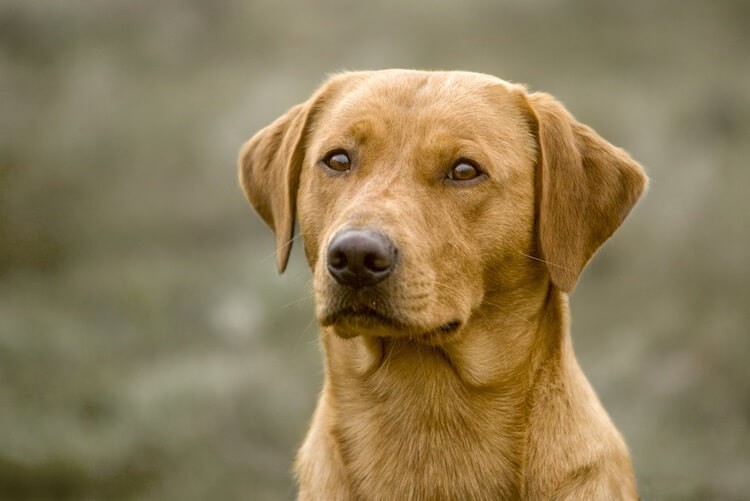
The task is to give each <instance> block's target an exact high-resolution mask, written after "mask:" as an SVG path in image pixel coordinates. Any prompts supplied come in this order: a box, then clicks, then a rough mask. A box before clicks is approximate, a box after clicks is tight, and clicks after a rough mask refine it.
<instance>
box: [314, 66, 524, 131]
mask: <svg viewBox="0 0 750 501" xmlns="http://www.w3.org/2000/svg"><path fill="white" fill-rule="evenodd" d="M522 93H523V91H522V89H521V88H520V87H519V86H516V85H513V84H510V83H508V82H505V81H504V80H500V79H498V78H495V77H491V76H489V75H481V74H474V73H461V72H444V73H443V72H417V71H415V72H397V73H395V72H393V73H392V72H389V71H385V72H377V73H374V74H372V75H370V76H368V77H366V78H363V79H361V80H359V81H357V82H355V83H354V84H353V85H352V86H351V87H349V88H348V89H346V91H345V92H343V93H342V94H341V95H340V96H338V98H337V99H335V100H334V102H332V103H331V105H330V106H329V107H327V109H325V110H322V116H321V117H320V120H319V121H318V126H317V127H316V129H317V130H318V132H319V134H320V135H319V137H322V138H324V139H327V140H329V141H337V140H338V141H342V140H345V139H346V137H349V138H352V139H354V140H355V141H357V142H358V143H361V142H366V141H368V140H370V139H377V138H389V139H394V138H402V139H404V140H406V139H408V138H409V137H413V136H414V135H417V136H419V137H420V138H423V139H426V138H428V137H432V138H434V139H438V140H439V139H440V137H442V136H447V137H450V138H453V139H467V140H474V141H481V142H483V143H485V142H488V143H493V144H495V143H512V142H514V141H523V140H524V139H525V137H526V136H528V135H529V134H528V120H527V115H526V114H525V112H524V109H523V106H522V100H523V97H522ZM316 135H317V134H316ZM343 136H346V137H343Z"/></svg>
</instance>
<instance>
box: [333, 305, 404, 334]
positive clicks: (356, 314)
mask: <svg viewBox="0 0 750 501" xmlns="http://www.w3.org/2000/svg"><path fill="white" fill-rule="evenodd" d="M320 323H321V325H322V326H323V327H328V326H329V325H336V324H344V323H353V324H360V325H362V326H363V327H376V326H380V327H391V328H395V329H405V328H406V325H405V324H403V323H402V322H400V321H398V320H396V319H394V318H392V317H391V316H390V315H387V314H384V313H381V312H380V311H378V310H376V309H374V308H371V307H369V306H359V307H355V306H347V307H344V308H341V309H340V310H337V311H333V312H331V313H329V314H327V315H326V316H325V317H323V319H322V320H321V322H320Z"/></svg>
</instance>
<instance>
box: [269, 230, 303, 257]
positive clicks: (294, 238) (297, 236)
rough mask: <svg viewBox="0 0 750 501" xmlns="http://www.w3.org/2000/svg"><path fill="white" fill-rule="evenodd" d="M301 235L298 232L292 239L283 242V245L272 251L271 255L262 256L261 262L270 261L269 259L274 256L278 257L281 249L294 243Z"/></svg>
mask: <svg viewBox="0 0 750 501" xmlns="http://www.w3.org/2000/svg"><path fill="white" fill-rule="evenodd" d="M299 237H300V234H299V233H297V234H296V235H294V236H293V237H292V238H291V240H289V241H288V242H286V243H285V244H283V245H282V246H280V247H279V248H278V249H275V250H274V251H273V252H272V253H270V254H269V255H267V256H266V257H263V258H261V259H260V262H261V263H265V262H266V261H268V260H269V259H271V258H272V257H276V256H277V255H278V253H279V251H280V250H281V249H284V248H286V247H288V246H290V245H292V242H294V241H295V240H297V239H298V238H299Z"/></svg>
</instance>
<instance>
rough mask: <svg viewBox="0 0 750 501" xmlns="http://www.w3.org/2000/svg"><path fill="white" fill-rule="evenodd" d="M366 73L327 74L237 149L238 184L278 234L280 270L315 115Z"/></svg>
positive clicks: (286, 258) (285, 259)
mask: <svg viewBox="0 0 750 501" xmlns="http://www.w3.org/2000/svg"><path fill="white" fill-rule="evenodd" d="M357 75H359V77H357ZM364 75H365V74H364V73H363V72H360V73H340V74H337V75H333V76H331V78H329V80H328V81H327V82H326V83H325V84H323V85H322V86H321V87H320V88H319V89H318V91H317V92H315V94H313V96H312V97H311V98H310V99H308V100H307V101H306V102H304V103H302V104H298V105H297V106H294V107H292V109H290V110H289V111H287V112H286V113H285V114H284V115H282V116H281V117H279V118H277V119H276V121H275V122H273V123H272V124H271V125H269V126H267V127H265V128H264V129H262V130H261V131H260V132H258V133H257V134H255V135H254V136H253V137H252V138H250V140H249V141H247V142H246V143H245V144H244V145H243V146H242V148H241V149H240V154H239V158H238V160H237V163H238V171H239V172H238V173H239V180H240V185H241V186H242V190H243V191H244V192H245V196H247V199H248V200H250V203H251V204H252V205H253V207H255V210H257V211H258V213H259V214H260V216H261V217H262V218H263V220H264V221H265V222H266V224H267V225H268V226H270V227H271V229H272V230H273V231H274V233H275V234H276V262H277V265H278V268H279V273H281V272H283V271H284V270H285V269H286V265H287V262H288V261H289V252H290V251H291V249H292V237H293V235H294V218H295V214H296V210H297V190H298V188H299V180H300V173H301V172H302V164H303V162H304V159H305V149H306V140H307V137H308V136H309V135H310V129H311V128H312V126H313V121H314V116H315V115H316V114H317V113H319V112H320V111H321V110H323V109H324V108H325V106H326V103H327V101H329V100H330V99H332V98H333V96H335V95H336V93H337V92H339V91H340V90H341V89H342V88H343V86H344V85H347V84H348V83H349V82H352V81H356V80H357V78H360V79H361V78H364Z"/></svg>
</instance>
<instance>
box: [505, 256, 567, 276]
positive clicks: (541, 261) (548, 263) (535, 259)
mask: <svg viewBox="0 0 750 501" xmlns="http://www.w3.org/2000/svg"><path fill="white" fill-rule="evenodd" d="M518 253H519V254H521V255H522V256H525V257H527V258H529V259H533V260H534V261H539V262H540V263H544V264H546V265H549V266H554V267H555V268H561V269H563V270H565V271H569V272H570V273H575V272H574V271H573V270H571V269H570V268H566V267H565V266H563V265H561V264H555V263H551V262H549V261H546V260H544V259H542V258H538V257H536V256H531V255H529V254H526V253H525V252H521V251H518Z"/></svg>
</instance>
